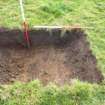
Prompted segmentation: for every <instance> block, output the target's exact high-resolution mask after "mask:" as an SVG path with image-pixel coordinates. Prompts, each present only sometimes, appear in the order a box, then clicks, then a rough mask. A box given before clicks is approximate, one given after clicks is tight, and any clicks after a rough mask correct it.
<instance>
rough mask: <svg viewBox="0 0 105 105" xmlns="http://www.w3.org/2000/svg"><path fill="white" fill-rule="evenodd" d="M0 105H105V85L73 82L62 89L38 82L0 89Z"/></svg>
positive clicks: (16, 84)
mask: <svg viewBox="0 0 105 105" xmlns="http://www.w3.org/2000/svg"><path fill="white" fill-rule="evenodd" d="M0 105H105V85H97V84H94V85H92V84H89V83H82V82H80V81H74V82H73V83H72V85H70V86H69V85H65V86H62V87H59V86H56V85H54V84H49V85H48V86H43V85H42V84H41V83H40V82H39V81H33V82H31V83H27V84H21V83H15V84H14V85H10V86H5V87H4V86H3V87H2V86H1V87H0Z"/></svg>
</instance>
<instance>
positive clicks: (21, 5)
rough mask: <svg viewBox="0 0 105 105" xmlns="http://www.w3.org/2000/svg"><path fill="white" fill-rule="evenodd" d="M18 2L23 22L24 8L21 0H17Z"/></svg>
mask: <svg viewBox="0 0 105 105" xmlns="http://www.w3.org/2000/svg"><path fill="white" fill-rule="evenodd" d="M19 2H20V9H21V15H22V19H23V21H24V22H25V15H24V8H23V1H22V0H19Z"/></svg>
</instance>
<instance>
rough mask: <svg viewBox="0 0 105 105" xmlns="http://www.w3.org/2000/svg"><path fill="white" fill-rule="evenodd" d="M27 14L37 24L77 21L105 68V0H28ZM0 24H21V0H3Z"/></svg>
mask: <svg viewBox="0 0 105 105" xmlns="http://www.w3.org/2000/svg"><path fill="white" fill-rule="evenodd" d="M24 3H25V5H24V6H25V16H26V18H27V20H28V22H29V25H30V26H31V27H32V26H34V25H75V24H79V25H81V26H83V27H84V26H86V27H92V28H89V29H85V31H86V32H87V33H88V38H89V42H90V43H91V48H92V51H93V53H94V54H95V55H96V58H97V59H98V66H99V68H101V70H102V72H103V73H104V71H105V46H104V45H105V0H84V1H83V0H53V1H51V0H25V1H24ZM0 26H1V27H2V26H4V27H9V28H14V27H21V14H20V8H19V3H18V0H0Z"/></svg>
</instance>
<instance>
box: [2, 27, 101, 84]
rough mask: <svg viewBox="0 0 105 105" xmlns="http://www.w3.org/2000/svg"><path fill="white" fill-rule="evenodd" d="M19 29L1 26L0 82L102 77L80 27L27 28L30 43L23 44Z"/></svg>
mask: <svg viewBox="0 0 105 105" xmlns="http://www.w3.org/2000/svg"><path fill="white" fill-rule="evenodd" d="M22 34H23V33H22V32H21V30H9V29H2V28H1V29H0V83H1V84H8V83H12V82H14V81H22V82H28V81H31V80H34V79H39V80H41V81H42V82H43V83H44V84H47V83H49V82H55V83H57V84H64V83H70V80H71V79H73V78H77V79H80V80H83V81H88V82H91V83H93V82H96V83H99V82H101V81H102V79H103V76H102V74H101V72H100V70H98V68H97V62H96V58H95V56H94V55H93V54H92V52H91V50H90V46H89V43H88V41H87V38H86V34H85V33H84V32H83V31H82V30H81V29H72V30H67V31H66V32H65V34H64V36H62V35H61V30H60V29H59V30H56V29H55V30H52V32H49V31H48V30H37V31H36V30H30V39H31V43H32V46H31V47H30V48H29V49H27V48H25V47H23V45H24V43H23V38H22Z"/></svg>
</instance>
